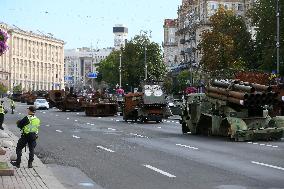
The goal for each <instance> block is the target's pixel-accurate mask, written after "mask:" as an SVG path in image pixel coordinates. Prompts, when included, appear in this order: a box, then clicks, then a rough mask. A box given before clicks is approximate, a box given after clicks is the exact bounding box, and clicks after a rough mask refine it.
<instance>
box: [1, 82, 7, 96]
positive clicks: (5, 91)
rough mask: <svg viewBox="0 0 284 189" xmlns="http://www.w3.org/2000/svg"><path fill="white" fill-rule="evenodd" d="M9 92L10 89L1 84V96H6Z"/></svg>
mask: <svg viewBox="0 0 284 189" xmlns="http://www.w3.org/2000/svg"><path fill="white" fill-rule="evenodd" d="M7 91H8V88H7V87H6V86H5V85H4V84H3V83H0V94H1V95H2V94H5V93H7Z"/></svg>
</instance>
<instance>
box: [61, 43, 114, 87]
mask: <svg viewBox="0 0 284 189" xmlns="http://www.w3.org/2000/svg"><path fill="white" fill-rule="evenodd" d="M113 50H114V49H113V48H103V49H91V48H86V47H83V48H78V49H66V50H65V58H64V75H65V77H64V78H65V81H64V82H65V86H66V87H74V88H75V89H78V90H80V89H82V88H92V87H93V86H92V85H93V82H92V81H93V80H92V79H90V78H89V75H90V74H91V73H97V67H98V66H99V63H100V62H101V61H102V60H104V59H105V58H106V57H107V56H108V55H109V54H110V53H111V52H112V51H113Z"/></svg>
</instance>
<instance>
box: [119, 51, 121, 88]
mask: <svg viewBox="0 0 284 189" xmlns="http://www.w3.org/2000/svg"><path fill="white" fill-rule="evenodd" d="M119 88H120V89H121V53H120V54H119Z"/></svg>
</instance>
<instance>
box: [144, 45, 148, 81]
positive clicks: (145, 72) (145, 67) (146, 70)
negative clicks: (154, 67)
mask: <svg viewBox="0 0 284 189" xmlns="http://www.w3.org/2000/svg"><path fill="white" fill-rule="evenodd" d="M147 74H148V73H147V47H145V81H146V80H147Z"/></svg>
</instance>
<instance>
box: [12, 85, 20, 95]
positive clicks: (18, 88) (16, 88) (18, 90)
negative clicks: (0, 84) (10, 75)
mask: <svg viewBox="0 0 284 189" xmlns="http://www.w3.org/2000/svg"><path fill="white" fill-rule="evenodd" d="M13 93H15V94H19V93H22V85H21V84H19V85H16V86H14V87H13Z"/></svg>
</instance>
